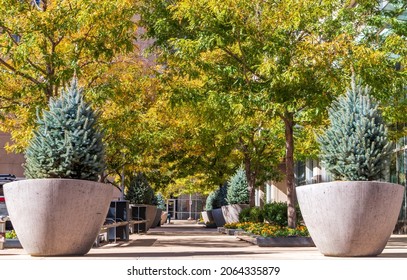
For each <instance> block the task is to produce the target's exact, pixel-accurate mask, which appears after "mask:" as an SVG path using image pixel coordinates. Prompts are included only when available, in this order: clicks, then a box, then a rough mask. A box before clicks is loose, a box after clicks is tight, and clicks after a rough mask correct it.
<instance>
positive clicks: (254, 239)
mask: <svg viewBox="0 0 407 280" xmlns="http://www.w3.org/2000/svg"><path fill="white" fill-rule="evenodd" d="M238 238H239V239H241V240H244V241H246V242H249V243H252V244H254V245H257V246H259V247H315V244H314V242H313V241H312V238H311V237H304V236H287V237H262V236H256V235H250V234H239V235H238Z"/></svg>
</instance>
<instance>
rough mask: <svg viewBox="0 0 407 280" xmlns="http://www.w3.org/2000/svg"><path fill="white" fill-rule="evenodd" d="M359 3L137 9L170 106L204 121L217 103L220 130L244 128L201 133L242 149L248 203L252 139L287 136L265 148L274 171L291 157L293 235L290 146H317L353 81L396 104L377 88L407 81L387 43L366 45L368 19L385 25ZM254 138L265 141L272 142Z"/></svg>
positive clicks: (173, 4) (208, 2)
mask: <svg viewBox="0 0 407 280" xmlns="http://www.w3.org/2000/svg"><path fill="white" fill-rule="evenodd" d="M353 4H354V3H353ZM353 4H352V3H351V2H350V1H341V0H328V1H300V0H288V1H262V0H255V1H248V0H237V1H236V0H225V1H214V0H203V1H189V0H177V1H165V0H152V1H140V4H139V12H140V14H142V17H141V21H140V24H141V25H143V26H144V27H146V29H147V33H146V35H147V36H151V37H152V38H155V49H156V50H157V51H158V53H159V54H160V57H159V59H160V61H162V62H163V63H165V65H166V67H165V71H164V77H165V80H166V81H167V82H168V83H169V85H170V89H171V90H172V91H173V93H174V94H173V98H174V99H175V100H176V101H177V102H179V103H181V104H183V105H185V104H187V103H189V104H193V105H192V106H193V107H194V108H196V111H197V113H198V115H199V114H202V110H201V109H202V108H208V109H209V108H212V107H210V105H211V104H210V103H209V101H207V100H212V98H213V96H215V98H213V99H215V100H228V102H227V104H228V106H225V111H226V112H225V117H224V119H223V121H225V119H226V120H227V121H229V123H230V124H239V125H235V126H234V127H233V129H232V130H230V131H233V132H235V131H236V132H237V133H242V132H243V131H245V132H246V134H241V135H244V136H243V137H233V136H231V135H233V132H232V133H230V131H228V130H222V129H223V127H224V126H223V127H222V126H217V124H219V123H221V121H220V119H221V118H217V117H216V116H215V117H214V118H209V119H207V120H206V121H205V124H206V125H207V126H208V127H212V128H216V131H217V132H219V131H222V132H225V134H223V133H221V134H220V135H222V136H223V137H224V138H222V139H229V140H230V141H231V143H234V144H235V148H236V147H239V150H238V154H239V156H240V157H241V159H242V161H243V163H244V166H245V170H246V174H247V180H248V185H249V190H251V192H250V196H251V197H252V190H253V187H254V186H255V185H256V180H257V179H258V174H259V172H256V168H253V166H254V165H253V163H254V162H255V161H253V159H255V158H256V157H257V156H256V155H258V154H257V153H256V150H257V145H253V143H251V139H253V137H251V136H250V135H251V134H250V133H249V132H254V131H256V129H257V128H259V127H260V128H261V129H260V130H261V131H263V130H262V129H264V131H272V132H274V134H276V133H275V131H276V130H277V131H278V135H280V136H283V140H284V141H285V145H284V144H283V145H281V143H280V142H279V141H278V140H276V141H275V142H273V141H268V143H270V144H269V145H268V146H267V148H268V149H269V150H270V151H273V153H272V154H274V157H272V159H273V160H272V161H271V162H278V160H277V159H281V150H280V151H278V150H277V149H276V148H273V146H274V145H273V144H275V147H285V148H286V150H285V151H284V152H285V156H284V158H285V160H286V176H287V185H288V212H289V213H288V217H289V226H290V227H294V226H295V220H296V219H295V209H294V202H295V188H294V151H295V145H294V143H295V142H294V140H295V139H296V140H297V142H296V143H307V146H308V147H315V145H312V143H310V142H312V141H309V139H308V136H309V135H311V134H312V133H310V127H312V126H314V127H315V126H318V125H320V124H323V121H324V118H325V117H326V110H325V108H326V107H327V106H329V104H330V103H331V101H332V100H333V99H334V98H335V96H336V95H338V94H339V93H340V92H343V90H344V86H345V85H346V82H347V81H348V80H349V79H350V76H351V73H352V72H357V73H358V74H360V75H361V77H362V78H363V80H365V81H366V82H367V83H369V84H371V85H372V87H373V88H374V89H375V91H374V93H375V94H377V95H379V92H380V93H381V98H380V99H386V96H387V97H388V96H397V95H394V94H395V91H387V92H386V91H381V90H380V89H383V88H384V87H393V86H395V85H398V84H399V82H400V81H401V80H402V79H401V76H400V75H399V74H398V73H396V74H395V73H394V72H395V71H394V67H393V66H392V63H393V62H392V60H391V59H390V58H389V57H388V51H387V50H386V49H385V48H384V46H385V44H383V43H380V46H379V47H377V46H378V45H377V44H376V46H374V45H372V44H371V42H370V41H369V40H368V38H371V37H369V36H366V35H365V36H364V37H363V36H362V35H363V32H364V31H363V30H364V29H363V27H364V28H366V26H369V25H371V24H370V23H369V21H370V20H371V18H372V17H376V16H377V17H379V16H380V15H378V9H377V1H376V0H368V1H361V2H358V5H353ZM379 25H381V23H378V24H377V26H379ZM383 26H384V25H382V27H383ZM362 31H363V32H362ZM397 38H398V39H399V40H402V41H404V42H405V40H404V39H402V37H400V36H399V37H397ZM387 40H388V39H387V38H386V39H385V41H387ZM372 46H373V47H372ZM392 46H395V44H392ZM401 46H405V44H404V45H403V44H401ZM396 78H397V79H398V80H397V79H396ZM397 94H400V92H397ZM219 96H222V97H223V96H227V97H226V98H223V99H221V98H217V97H219ZM398 96H400V95H398ZM387 100H391V99H389V98H387ZM393 101H394V100H393ZM393 101H392V102H393ZM399 104H400V103H399ZM228 118H230V119H228ZM265 120H267V121H265ZM269 120H271V121H269ZM240 121H241V122H240ZM224 123H226V125H225V126H226V127H227V126H228V125H229V123H228V122H224ZM241 124H242V125H241ZM230 127H232V125H230ZM283 133H284V134H283ZM218 135H219V134H218ZM225 135H227V137H226V136H225ZM252 135H255V136H256V137H258V138H257V139H258V140H261V138H262V137H263V135H264V136H265V135H267V134H265V133H264V134H263V133H258V134H257V135H256V134H252ZM259 135H260V136H259ZM296 136H298V137H300V138H299V139H298V138H295V137H296ZM280 139H281V138H280ZM298 140H299V141H298ZM260 142H261V141H260ZM237 143H238V144H237ZM257 144H258V143H257ZM303 150H305V151H307V149H304V148H303ZM268 156H270V155H268ZM259 158H261V157H259ZM259 162H262V161H261V160H260V161H259ZM258 170H262V168H259V169H258Z"/></svg>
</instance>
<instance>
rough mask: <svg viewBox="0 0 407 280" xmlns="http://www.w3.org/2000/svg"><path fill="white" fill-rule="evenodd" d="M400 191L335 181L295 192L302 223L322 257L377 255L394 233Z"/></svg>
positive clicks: (382, 185) (397, 187) (381, 184)
mask: <svg viewBox="0 0 407 280" xmlns="http://www.w3.org/2000/svg"><path fill="white" fill-rule="evenodd" d="M403 193H404V187H403V186H401V185H397V184H391V183H385V182H370V181H355V182H350V181H336V182H328V183H321V184H313V185H306V186H301V187H298V188H297V197H298V203H299V205H300V208H301V212H302V215H303V218H304V222H305V224H306V226H307V228H308V230H309V233H310V235H311V237H312V240H313V241H314V243H315V245H316V247H317V248H318V250H319V251H320V252H321V253H322V254H323V255H325V256H335V257H368V256H377V255H379V254H380V253H381V252H382V251H383V249H384V247H385V246H386V243H387V241H388V239H389V237H390V235H391V233H392V231H393V229H394V226H395V224H396V222H397V218H398V215H399V212H400V208H401V203H402V200H403Z"/></svg>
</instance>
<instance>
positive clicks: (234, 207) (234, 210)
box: [222, 204, 250, 224]
mask: <svg viewBox="0 0 407 280" xmlns="http://www.w3.org/2000/svg"><path fill="white" fill-rule="evenodd" d="M249 207H250V205H249V204H231V205H226V206H222V213H223V217H224V218H225V221H226V223H228V224H230V223H238V222H239V214H240V212H242V210H243V209H244V208H249Z"/></svg>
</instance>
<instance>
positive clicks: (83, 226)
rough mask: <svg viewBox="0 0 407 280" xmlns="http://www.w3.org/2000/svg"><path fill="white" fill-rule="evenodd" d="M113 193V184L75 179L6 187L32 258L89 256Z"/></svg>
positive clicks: (9, 205) (11, 211)
mask: <svg viewBox="0 0 407 280" xmlns="http://www.w3.org/2000/svg"><path fill="white" fill-rule="evenodd" d="M112 193H113V187H112V186H111V185H107V184H102V183H97V182H92V181H84V180H72V179H31V180H23V181H16V182H12V183H7V184H5V185H4V194H5V197H6V203H7V209H8V211H9V215H10V219H11V221H12V223H13V226H14V229H15V231H16V233H17V235H18V238H19V240H20V242H21V245H22V246H23V248H24V250H25V251H26V252H27V253H28V254H30V255H32V256H60V255H84V254H86V253H88V252H89V250H90V249H91V248H92V245H93V243H94V241H95V240H96V237H97V235H98V234H99V231H100V228H101V226H102V225H103V222H104V221H105V218H106V214H107V211H108V209H109V205H110V200H111V198H112Z"/></svg>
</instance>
